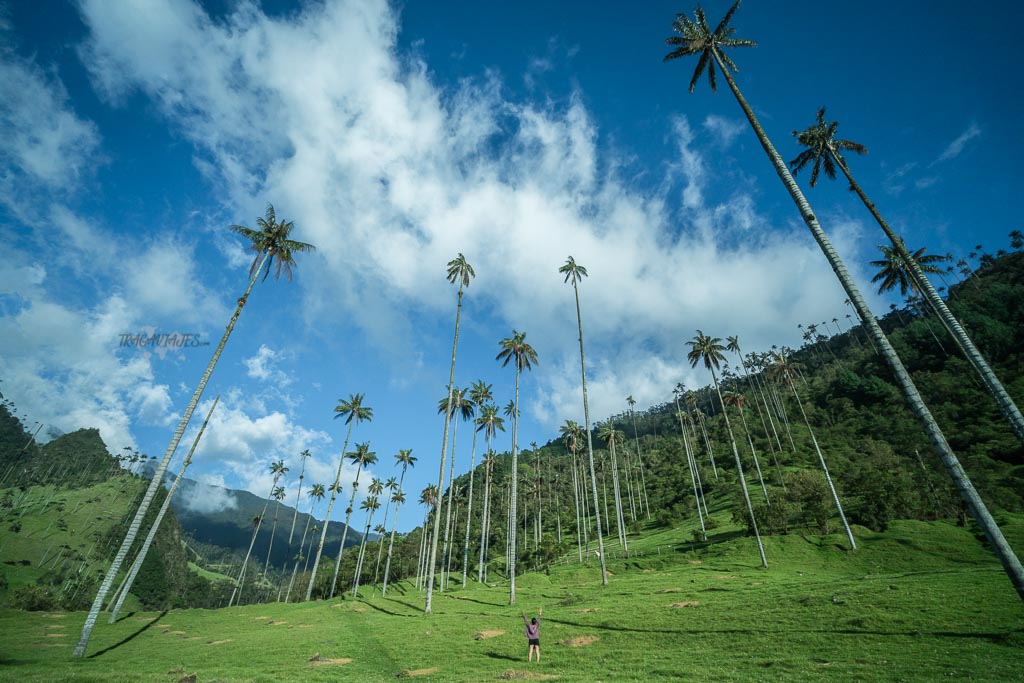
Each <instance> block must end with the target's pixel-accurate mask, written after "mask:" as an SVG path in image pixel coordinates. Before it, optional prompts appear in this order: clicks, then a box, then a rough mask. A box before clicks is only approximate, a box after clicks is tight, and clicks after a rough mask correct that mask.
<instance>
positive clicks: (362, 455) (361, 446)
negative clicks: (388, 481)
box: [328, 442, 377, 599]
mask: <svg viewBox="0 0 1024 683" xmlns="http://www.w3.org/2000/svg"><path fill="white" fill-rule="evenodd" d="M348 459H349V460H351V461H352V462H354V463H355V464H356V478H355V479H354V480H353V481H352V496H351V497H350V498H349V499H348V507H347V508H345V526H344V527H342V529H341V546H340V547H339V548H338V560H337V561H336V562H335V563H334V577H333V578H332V579H331V591H330V595H329V596H328V599H330V598H333V597H334V590H335V586H336V584H337V583H338V572H339V571H340V570H341V556H342V555H343V554H344V552H345V537H346V536H348V523H349V520H350V519H351V518H352V505H353V503H355V500H356V491H358V490H359V475H360V474H361V473H362V471H363V469H364V468H366V467H367V466H368V465H375V464H377V454H376V453H374V452H373V451H371V450H370V444H369V442H367V443H357V444H356V450H355V451H354V452H352V453H349V454H348Z"/></svg>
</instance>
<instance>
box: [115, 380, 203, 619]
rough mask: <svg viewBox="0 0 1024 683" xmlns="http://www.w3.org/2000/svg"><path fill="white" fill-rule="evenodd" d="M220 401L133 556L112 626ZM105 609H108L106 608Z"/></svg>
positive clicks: (119, 593)
mask: <svg viewBox="0 0 1024 683" xmlns="http://www.w3.org/2000/svg"><path fill="white" fill-rule="evenodd" d="M219 401H220V394H218V395H217V398H215V399H213V405H212V406H210V412H208V413H207V414H206V419H205V420H203V424H202V426H201V427H200V428H199V432H198V433H197V434H196V438H195V440H193V441H192V447H191V448H190V449H189V450H188V455H186V456H185V460H184V461H183V462H182V463H181V469H180V470H179V471H178V476H176V477H175V478H174V483H173V484H171V488H170V489H169V490H168V491H167V496H166V497H165V498H164V502H163V504H162V505H161V506H160V511H159V512H158V513H157V515H156V519H155V520H154V521H153V524H151V525H150V527H149V533H148V534H146V540H145V541H143V543H142V548H141V549H140V550H139V552H138V554H137V555H136V556H135V561H134V562H132V566H131V569H129V570H128V575H127V576H126V577H125V580H124V581H123V582H122V584H121V588H120V589H119V590H118V592H117V594H116V595H115V597H116V598H117V602H116V603H115V604H114V609H113V610H112V611H111V612H110V622H109V623H111V624H113V623H114V622H115V621H117V615H118V613H119V612H120V611H121V605H123V604H124V599H125V598H126V597H127V596H128V592H129V591H130V590H131V589H132V585H133V584H134V583H135V577H136V576H138V574H139V569H140V568H141V567H142V563H143V562H144V561H145V560H146V555H147V554H148V553H149V548H150V546H152V545H153V539H154V538H156V532H157V531H158V530H159V529H160V523H161V522H163V520H164V515H166V514H167V510H168V509H170V507H171V500H172V499H173V498H174V492H175V491H177V490H178V484H180V483H181V480H182V478H183V477H184V476H185V470H187V469H188V466H189V465H190V464H192V454H193V453H195V452H196V446H198V445H199V439H201V438H203V432H205V431H206V425H208V424H209V423H210V417H211V416H212V415H213V409H214V408H216V407H217V403H218V402H219ZM107 609H110V607H109V606H108V607H107Z"/></svg>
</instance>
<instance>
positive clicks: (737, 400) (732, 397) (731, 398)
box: [725, 391, 771, 505]
mask: <svg viewBox="0 0 1024 683" xmlns="http://www.w3.org/2000/svg"><path fill="white" fill-rule="evenodd" d="M725 403H726V404H727V405H730V406H732V407H734V408H735V409H736V412H737V413H739V416H740V423H741V424H742V426H743V433H744V434H746V435H747V445H749V446H750V453H751V455H753V456H754V467H755V468H756V469H757V480H758V482H760V483H761V492H762V493H763V494H764V502H765V503H767V504H768V505H771V501H770V500H769V499H768V487H766V486H765V485H764V475H763V474H761V463H760V462H758V460H757V450H756V449H755V448H754V440H753V439H752V438H751V436H750V430H749V429H748V428H747V418H746V416H745V415H744V414H743V409H744V408H745V407H746V405H747V397H746V396H744V395H743V394H741V393H739V392H735V391H730V392H728V393H726V395H725Z"/></svg>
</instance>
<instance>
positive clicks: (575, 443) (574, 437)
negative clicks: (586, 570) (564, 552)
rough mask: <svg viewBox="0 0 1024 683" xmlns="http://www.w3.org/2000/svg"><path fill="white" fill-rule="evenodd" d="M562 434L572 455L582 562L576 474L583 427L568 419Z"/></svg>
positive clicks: (578, 536) (577, 534)
mask: <svg viewBox="0 0 1024 683" xmlns="http://www.w3.org/2000/svg"><path fill="white" fill-rule="evenodd" d="M559 431H560V432H561V435H562V443H563V444H564V445H565V449H566V450H567V451H569V454H570V455H572V498H573V501H574V503H575V508H576V547H577V549H578V551H579V558H580V562H582V561H583V537H582V535H581V530H582V527H583V525H582V524H580V490H579V488H580V487H579V478H578V477H577V476H576V469H577V464H576V453H577V452H578V451H579V449H580V441H581V440H582V438H583V428H582V427H580V426H579V425H578V424H577V423H576V422H574V421H572V420H566V421H565V424H564V425H562V426H561V427H559Z"/></svg>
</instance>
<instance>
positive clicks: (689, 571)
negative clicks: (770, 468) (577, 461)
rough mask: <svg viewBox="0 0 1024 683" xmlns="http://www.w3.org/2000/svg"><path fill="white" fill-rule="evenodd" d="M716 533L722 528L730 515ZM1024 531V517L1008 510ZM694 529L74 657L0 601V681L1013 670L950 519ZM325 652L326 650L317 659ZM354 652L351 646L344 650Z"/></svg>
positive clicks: (125, 633)
mask: <svg viewBox="0 0 1024 683" xmlns="http://www.w3.org/2000/svg"><path fill="white" fill-rule="evenodd" d="M722 521H723V531H722V532H721V533H722V534H723V535H725V534H728V533H730V532H729V530H727V529H725V527H726V526H727V521H726V520H722ZM1005 521H1006V523H1007V529H1008V532H1009V533H1010V535H1011V537H1012V538H1013V539H1014V542H1015V544H1016V545H1017V546H1018V547H1020V546H1021V544H1022V542H1024V517H1019V516H1014V517H1009V518H1007V519H1006V520H1005ZM691 531H692V529H690V528H689V527H680V528H677V529H650V530H646V531H645V533H644V534H643V535H641V536H640V537H638V538H637V539H636V540H635V541H634V546H633V547H634V548H635V551H636V553H635V554H633V556H632V557H630V558H629V559H628V560H622V559H613V560H611V562H610V564H609V569H610V571H611V572H612V574H613V575H612V577H611V579H610V584H609V585H608V586H607V587H601V586H600V584H599V581H598V576H597V575H598V571H597V570H596V569H595V568H594V567H589V568H588V567H582V566H580V565H578V564H576V563H570V564H558V565H555V566H553V567H551V569H550V572H549V573H543V572H541V573H534V574H529V575H525V576H522V577H520V579H519V580H518V602H517V606H516V608H511V607H509V606H508V588H507V585H497V586H494V587H476V586H475V585H471V587H470V588H467V589H465V590H459V589H456V590H453V591H449V592H446V593H435V613H434V614H433V615H431V616H429V617H425V616H423V615H422V604H423V600H422V595H421V594H420V593H418V592H417V591H416V590H415V589H414V588H412V587H411V586H410V585H409V584H407V583H403V584H400V585H398V586H397V587H396V590H395V591H394V592H389V595H388V597H387V598H380V596H379V594H378V595H377V596H376V597H375V598H372V599H369V598H366V599H363V600H352V599H350V598H349V599H343V600H338V599H336V600H333V601H330V602H315V603H304V604H300V605H282V604H269V605H253V606H247V607H242V608H232V609H226V610H217V611H212V612H211V611H206V610H172V611H170V612H164V613H152V612H146V613H142V612H140V613H133V614H127V615H125V617H124V618H122V619H121V620H120V621H119V622H118V623H117V624H114V625H111V626H108V625H106V624H105V623H103V624H101V626H100V627H99V628H97V630H96V632H95V633H94V635H93V640H92V642H91V644H90V652H89V654H90V656H89V657H88V658H87V659H85V660H84V661H71V660H70V659H69V658H68V657H67V655H68V653H69V652H70V649H71V647H72V645H73V642H74V640H75V639H76V637H77V634H78V630H79V628H80V626H81V623H82V621H83V619H84V614H83V613H80V612H79V613H67V614H64V613H22V612H13V611H3V612H0V631H2V632H3V633H4V634H6V635H5V645H4V648H3V657H4V660H3V662H2V666H0V680H3V681H15V680H17V681H19V682H24V683H27V682H31V681H47V682H49V681H83V682H84V681H103V682H104V683H116V682H118V681H177V680H179V679H183V677H185V676H187V675H190V674H195V675H196V679H195V680H197V681H213V680H219V681H231V682H238V683H240V682H242V681H303V682H305V681H328V680H368V681H373V680H381V681H382V680H389V679H391V678H393V677H394V676H395V675H396V674H402V673H403V672H404V673H405V674H406V675H412V676H414V677H416V678H417V679H420V680H425V681H480V680H495V679H500V678H503V677H504V678H538V679H547V680H561V681H602V680H603V681H647V680H679V679H693V680H726V681H740V680H829V681H846V680H871V681H907V680H919V681H934V680H939V679H947V678H954V679H969V680H975V681H1008V680H1016V679H1017V677H1018V676H1019V672H1020V670H1021V667H1022V666H1024V627H1022V623H1024V606H1022V605H1021V604H1020V601H1019V600H1018V599H1017V598H1016V595H1015V594H1014V592H1013V589H1012V588H1011V586H1010V585H1009V583H1008V582H1007V581H1006V578H1005V576H1004V575H1003V574H1002V572H1001V570H1000V568H999V566H998V564H996V563H995V562H994V561H993V560H992V559H991V557H990V556H989V555H988V554H987V553H986V552H985V551H984V550H983V549H982V548H981V547H980V546H979V544H978V543H977V541H976V540H975V539H974V538H973V537H972V536H971V534H970V532H969V531H967V530H965V529H964V528H962V527H957V526H955V525H953V524H950V523H947V522H917V521H905V522H903V521H901V522H896V523H894V524H893V525H892V528H891V529H890V530H889V531H887V532H884V533H876V532H871V531H869V530H866V529H858V530H857V532H858V537H859V538H860V539H861V544H862V547H861V550H859V551H858V552H857V553H850V552H848V551H845V550H842V539H841V538H840V537H839V536H836V535H832V536H807V535H803V534H791V535H787V536H779V537H773V538H770V539H768V540H767V545H768V548H767V549H768V552H769V554H770V555H771V556H772V557H773V558H776V559H775V560H774V561H773V562H772V565H771V567H770V568H769V569H768V570H763V569H760V568H759V567H758V559H757V555H756V551H753V552H752V548H751V547H750V544H749V543H748V542H746V541H745V539H737V540H731V541H725V542H720V543H717V544H715V545H711V546H708V547H704V548H703V549H701V548H693V546H691V544H690V542H689V540H688V539H689V537H690V533H691ZM540 607H543V608H544V617H543V619H542V623H541V643H542V648H541V649H542V654H543V660H542V662H541V663H540V664H536V663H534V664H527V663H526V661H525V654H526V652H525V651H526V648H525V642H524V638H523V636H522V630H523V628H522V621H521V619H520V618H519V616H518V613H519V612H518V610H519V608H522V609H525V610H527V611H528V612H529V613H530V614H534V613H536V611H537V609H538V608H540ZM316 655H319V656H320V658H322V659H324V660H326V661H322V662H312V661H310V660H311V658H314V657H315V656H316ZM349 660H350V661H349Z"/></svg>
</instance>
